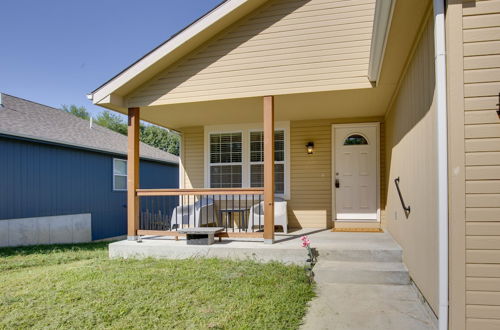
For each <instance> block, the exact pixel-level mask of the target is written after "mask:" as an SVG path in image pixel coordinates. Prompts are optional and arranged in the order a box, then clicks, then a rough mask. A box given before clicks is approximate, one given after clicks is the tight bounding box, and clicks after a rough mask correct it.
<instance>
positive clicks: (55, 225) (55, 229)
mask: <svg viewBox="0 0 500 330" xmlns="http://www.w3.org/2000/svg"><path fill="white" fill-rule="evenodd" d="M50 243H52V244H54V243H63V244H64V243H73V220H72V217H67V218H63V219H61V218H58V219H53V220H51V222H50Z"/></svg>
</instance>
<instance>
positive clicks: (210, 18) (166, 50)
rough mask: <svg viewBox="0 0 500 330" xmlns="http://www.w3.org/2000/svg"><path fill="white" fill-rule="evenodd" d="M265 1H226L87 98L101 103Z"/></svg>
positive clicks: (95, 102)
mask: <svg viewBox="0 0 500 330" xmlns="http://www.w3.org/2000/svg"><path fill="white" fill-rule="evenodd" d="M265 1H267V0H259V1H255V0H228V1H227V2H225V3H223V4H221V5H220V6H219V7H216V8H215V9H214V10H213V11H212V12H210V13H208V14H207V15H206V16H204V17H203V18H201V19H199V20H198V21H196V22H194V23H193V24H192V25H190V26H189V27H187V28H186V29H185V30H183V31H182V32H180V33H179V34H178V35H176V36H174V37H173V38H172V39H170V40H168V41H167V42H165V43H164V44H163V45H161V46H159V47H158V48H157V49H155V50H154V51H152V52H151V53H150V54H147V55H146V56H145V57H144V58H142V59H141V60H139V61H137V62H136V63H134V64H133V65H131V66H130V67H129V68H127V69H126V70H124V71H123V72H121V73H120V74H118V75H117V76H116V77H114V78H113V79H111V80H110V81H109V82H107V83H105V84H104V85H103V86H101V87H99V88H98V89H96V90H95V91H93V92H92V93H90V94H89V95H88V96H87V97H88V98H89V99H91V100H92V101H93V103H94V104H99V103H102V102H101V101H102V100H103V99H104V98H105V97H107V96H108V95H110V94H113V92H115V91H116V90H117V89H118V88H120V87H122V86H124V85H125V84H126V83H128V82H129V81H131V80H132V79H134V78H136V77H137V76H138V75H139V74H141V73H142V72H144V71H145V70H147V69H148V68H150V67H151V66H153V65H155V64H156V63H158V62H159V61H160V60H161V59H163V58H164V57H165V56H167V55H168V54H170V53H171V52H172V51H174V50H176V49H177V48H179V47H180V46H182V45H184V44H186V43H187V42H189V41H190V40H191V39H193V38H194V37H195V36H196V35H197V34H199V33H201V32H202V31H204V30H206V29H208V28H210V27H211V26H213V25H214V24H215V23H217V22H218V21H220V20H221V19H223V18H224V17H226V16H227V15H229V14H230V13H232V12H233V11H235V10H236V9H238V8H239V7H241V6H242V5H244V4H245V3H247V2H248V3H250V2H251V3H252V4H255V5H256V4H258V5H260V4H262V3H264V2H265Z"/></svg>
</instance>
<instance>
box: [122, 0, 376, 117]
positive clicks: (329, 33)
mask: <svg viewBox="0 0 500 330" xmlns="http://www.w3.org/2000/svg"><path fill="white" fill-rule="evenodd" d="M374 8H375V1H374V0H348V1H345V0H338V1H331V0H272V1H270V2H268V3H267V4H266V5H264V6H263V7H261V8H259V9H258V10H256V11H254V12H253V13H251V14H250V15H248V16H247V17H245V18H244V19H242V20H240V21H238V22H237V23H235V24H234V25H233V26H231V27H229V28H228V29H226V30H225V31H224V32H222V33H221V34H219V35H217V36H216V37H215V38H213V39H212V40H210V41H208V42H207V43H205V44H204V45H203V46H202V47H201V48H199V49H198V50H196V51H194V52H192V53H191V54H190V55H188V56H185V57H184V58H183V59H182V60H180V61H179V62H178V63H176V64H175V66H172V67H170V68H168V69H167V70H164V71H163V72H161V73H159V74H158V75H157V76H156V77H155V78H153V79H152V80H151V81H149V82H148V83H146V84H145V85H143V86H142V87H140V88H138V89H137V90H135V91H134V92H132V93H131V94H130V95H129V96H127V97H126V98H125V104H126V105H127V106H130V107H132V106H153V105H162V104H173V103H185V102H195V101H207V100H218V99H228V98H238V97H251V96H262V95H269V94H273V95H280V94H291V93H304V92H317V91H328V90H342V89H354V88H368V87H371V84H370V83H369V81H368V78H367V74H368V62H369V57H370V43H371V35H372V26H373V17H374Z"/></svg>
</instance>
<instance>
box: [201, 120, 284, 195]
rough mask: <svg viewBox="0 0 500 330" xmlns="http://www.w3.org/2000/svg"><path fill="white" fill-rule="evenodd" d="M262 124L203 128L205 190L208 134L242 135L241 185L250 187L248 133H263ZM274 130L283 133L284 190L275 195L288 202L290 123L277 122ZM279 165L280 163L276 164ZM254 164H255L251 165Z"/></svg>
mask: <svg viewBox="0 0 500 330" xmlns="http://www.w3.org/2000/svg"><path fill="white" fill-rule="evenodd" d="M263 129H264V128H263V125H262V123H248V124H229V125H208V126H204V153H203V159H204V184H205V188H210V145H209V144H210V134H220V133H240V132H241V133H242V161H243V162H242V163H241V165H242V168H241V175H242V178H241V181H242V182H241V183H242V187H243V188H249V187H250V132H253V131H263ZM274 129H275V130H282V131H284V132H285V162H284V164H285V189H284V192H285V193H284V194H276V196H277V197H282V198H284V199H287V200H289V199H290V198H291V195H290V122H289V121H277V122H275V123H274ZM278 163H280V162H278ZM224 164H225V165H239V164H240V163H224ZM252 164H256V163H252Z"/></svg>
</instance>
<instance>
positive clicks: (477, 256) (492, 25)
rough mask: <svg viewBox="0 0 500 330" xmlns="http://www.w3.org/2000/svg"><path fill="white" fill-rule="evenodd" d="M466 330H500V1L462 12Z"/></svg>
mask: <svg viewBox="0 0 500 330" xmlns="http://www.w3.org/2000/svg"><path fill="white" fill-rule="evenodd" d="M462 13H463V21H462V22H463V49H464V58H463V63H464V95H465V99H464V109H465V113H464V114H465V128H464V129H465V130H464V131H465V141H464V142H465V165H466V171H465V178H466V216H465V220H466V227H465V231H466V263H467V273H466V311H467V313H466V317H467V322H466V325H467V329H482V330H483V329H484V330H488V329H499V328H500V316H499V315H500V119H499V118H498V115H497V113H496V109H498V106H497V103H498V93H499V92H500V1H498V0H492V1H476V2H475V3H474V6H469V5H467V4H465V5H464V6H463V11H462Z"/></svg>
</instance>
